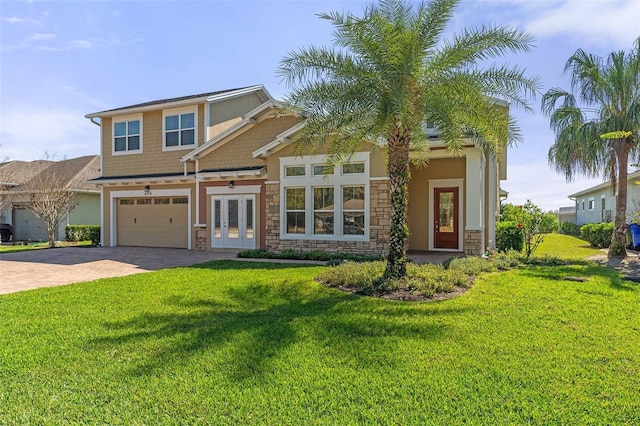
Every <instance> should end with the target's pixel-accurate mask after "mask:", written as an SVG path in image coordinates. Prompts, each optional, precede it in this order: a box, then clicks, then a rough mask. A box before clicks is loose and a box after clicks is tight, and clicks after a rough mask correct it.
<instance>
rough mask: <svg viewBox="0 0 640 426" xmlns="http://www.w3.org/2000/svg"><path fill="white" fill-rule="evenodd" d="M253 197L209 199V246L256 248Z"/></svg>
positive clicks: (231, 196)
mask: <svg viewBox="0 0 640 426" xmlns="http://www.w3.org/2000/svg"><path fill="white" fill-rule="evenodd" d="M255 204H256V203H255V195H253V194H250V195H215V196H212V197H211V246H212V247H216V248H247V249H252V248H255V247H256V236H255V217H256V215H255Z"/></svg>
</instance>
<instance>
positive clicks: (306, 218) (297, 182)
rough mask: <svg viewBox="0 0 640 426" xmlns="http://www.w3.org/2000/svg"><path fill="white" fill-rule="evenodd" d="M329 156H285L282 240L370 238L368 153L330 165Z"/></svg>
mask: <svg viewBox="0 0 640 426" xmlns="http://www.w3.org/2000/svg"><path fill="white" fill-rule="evenodd" d="M325 160H326V156H325V155H314V156H304V157H284V158H281V159H280V176H281V179H280V189H281V191H280V193H281V212H280V221H281V223H280V225H281V226H280V230H281V231H280V238H282V239H311V240H337V241H354V240H355V241H367V240H368V239H369V216H370V214H369V210H370V208H369V179H370V178H369V153H368V152H359V153H355V154H354V155H352V156H351V158H350V161H349V162H345V163H342V164H340V165H338V166H337V167H335V168H332V167H326V166H325V164H324V161H325Z"/></svg>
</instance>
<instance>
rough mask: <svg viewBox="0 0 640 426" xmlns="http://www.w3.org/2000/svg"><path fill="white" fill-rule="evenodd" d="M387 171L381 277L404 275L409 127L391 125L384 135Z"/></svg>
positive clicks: (405, 271)
mask: <svg viewBox="0 0 640 426" xmlns="http://www.w3.org/2000/svg"><path fill="white" fill-rule="evenodd" d="M387 142H388V145H387V147H388V150H389V152H388V156H389V161H388V162H387V171H388V174H389V186H390V191H391V229H390V231H389V255H388V256H387V268H386V270H385V272H384V277H385V278H387V279H398V278H403V277H405V276H406V275H407V250H406V243H407V238H408V237H409V228H408V226H407V192H408V188H407V185H408V184H409V179H410V174H409V146H410V144H411V131H410V130H409V129H407V128H405V127H403V126H398V125H396V126H394V128H393V130H392V131H391V133H390V136H389V139H388V141H387Z"/></svg>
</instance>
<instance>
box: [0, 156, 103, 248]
mask: <svg viewBox="0 0 640 426" xmlns="http://www.w3.org/2000/svg"><path fill="white" fill-rule="evenodd" d="M61 171H64V176H65V177H66V179H65V180H66V182H65V183H64V185H65V187H66V188H69V189H71V190H72V191H73V192H75V193H76V195H75V200H74V202H75V207H74V208H73V209H72V210H70V211H69V212H67V213H66V214H65V216H64V218H63V219H62V220H61V221H60V226H59V228H58V231H57V235H56V239H58V240H62V239H64V236H65V227H66V226H67V225H98V224H100V189H99V188H98V187H97V186H96V185H95V184H94V183H92V182H90V181H91V180H92V179H95V178H96V177H99V176H100V157H99V156H97V155H93V156H85V157H78V158H72V159H69V160H62V161H47V160H37V161H31V162H26V161H9V162H6V163H3V164H2V165H0V181H2V182H4V184H3V192H5V193H8V194H9V195H10V196H11V198H10V200H11V203H10V205H9V206H8V208H7V209H6V210H5V211H4V212H0V216H1V217H0V222H2V223H9V224H11V225H13V231H14V235H13V238H12V239H13V241H46V240H47V227H46V225H45V223H44V222H43V221H42V220H41V219H39V218H37V217H36V216H35V215H34V214H33V213H32V212H31V210H29V209H28V205H29V203H30V201H31V200H30V192H29V188H30V186H31V184H32V182H34V181H36V180H42V179H48V178H52V177H53V176H60V175H61ZM5 181H7V182H5ZM9 181H10V182H11V183H10V184H9V183H8V182H9Z"/></svg>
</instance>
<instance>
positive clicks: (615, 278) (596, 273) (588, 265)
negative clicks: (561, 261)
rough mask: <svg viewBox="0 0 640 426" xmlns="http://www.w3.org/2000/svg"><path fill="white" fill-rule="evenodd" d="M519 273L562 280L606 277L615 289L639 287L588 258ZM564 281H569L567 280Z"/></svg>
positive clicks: (528, 269)
mask: <svg viewBox="0 0 640 426" xmlns="http://www.w3.org/2000/svg"><path fill="white" fill-rule="evenodd" d="M576 267H578V268H576ZM521 273H522V275H523V276H528V277H535V278H540V279H546V280H557V281H564V280H565V279H566V278H567V277H584V278H587V279H588V278H589V277H602V278H605V279H607V280H608V281H609V286H610V287H612V288H613V289H616V290H623V291H637V290H638V289H640V285H638V283H635V282H633V281H629V280H625V279H623V278H624V277H623V276H622V275H621V274H620V272H618V271H616V270H615V269H612V268H610V267H606V266H603V265H599V264H597V263H595V262H593V261H589V260H575V261H571V262H570V263H569V264H568V265H563V266H536V267H526V268H525V269H523V271H522V272H521ZM566 282H567V283H569V280H567V281H566ZM578 284H580V283H578Z"/></svg>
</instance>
